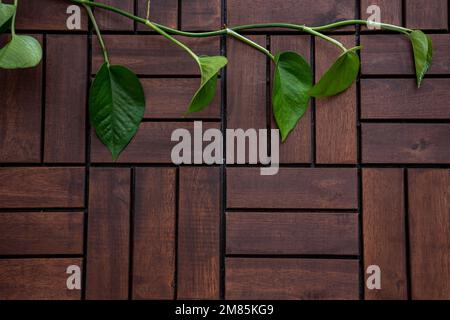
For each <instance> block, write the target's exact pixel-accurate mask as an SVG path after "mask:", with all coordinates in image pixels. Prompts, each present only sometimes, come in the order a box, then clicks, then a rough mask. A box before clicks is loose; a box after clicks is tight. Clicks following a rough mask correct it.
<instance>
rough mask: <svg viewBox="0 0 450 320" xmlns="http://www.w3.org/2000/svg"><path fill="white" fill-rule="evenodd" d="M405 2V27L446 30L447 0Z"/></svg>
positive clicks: (411, 0) (413, 0) (412, 0)
mask: <svg viewBox="0 0 450 320" xmlns="http://www.w3.org/2000/svg"><path fill="white" fill-rule="evenodd" d="M406 4H407V5H406V12H405V14H406V27H408V28H411V29H422V30H424V29H444V30H448V2H447V0H432V1H421V0H407V1H406Z"/></svg>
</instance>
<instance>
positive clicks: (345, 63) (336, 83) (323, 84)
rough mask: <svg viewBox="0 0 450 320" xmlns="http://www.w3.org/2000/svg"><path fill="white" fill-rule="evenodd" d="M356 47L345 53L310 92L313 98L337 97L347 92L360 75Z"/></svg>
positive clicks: (357, 48)
mask: <svg viewBox="0 0 450 320" xmlns="http://www.w3.org/2000/svg"><path fill="white" fill-rule="evenodd" d="M359 49H361V48H360V47H355V48H352V49H349V50H347V52H344V53H343V54H342V55H341V56H340V57H339V58H338V59H337V60H336V62H335V63H334V64H333V65H332V66H331V68H330V69H328V71H327V72H325V74H324V75H323V76H322V78H321V79H320V80H319V82H318V83H316V85H315V86H314V87H313V88H312V89H311V90H310V91H309V94H310V95H311V96H312V97H316V98H323V97H331V96H335V95H337V94H338V93H341V92H343V91H345V90H347V89H348V88H349V87H350V86H351V85H352V84H353V82H355V80H356V78H357V77H358V73H359V67H360V62H359V57H358V55H357V54H356V53H355V51H357V50H359Z"/></svg>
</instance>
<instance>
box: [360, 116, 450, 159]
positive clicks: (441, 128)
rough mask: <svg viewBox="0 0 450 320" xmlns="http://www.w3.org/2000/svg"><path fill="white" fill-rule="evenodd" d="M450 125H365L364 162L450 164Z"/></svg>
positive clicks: (363, 127)
mask: <svg viewBox="0 0 450 320" xmlns="http://www.w3.org/2000/svg"><path fill="white" fill-rule="evenodd" d="M449 136H450V125H448V124H363V126H362V143H363V146H362V156H363V162H364V163H449V162H450V140H449V139H448V137H449Z"/></svg>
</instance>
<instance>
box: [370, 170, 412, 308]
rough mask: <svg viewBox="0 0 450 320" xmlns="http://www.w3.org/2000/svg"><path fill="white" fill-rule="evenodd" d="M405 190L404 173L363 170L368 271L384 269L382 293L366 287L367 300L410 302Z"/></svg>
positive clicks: (398, 171)
mask: <svg viewBox="0 0 450 320" xmlns="http://www.w3.org/2000/svg"><path fill="white" fill-rule="evenodd" d="M403 188H404V186H403V171H402V170H401V169H364V170H363V202H362V203H363V236H364V265H365V266H364V269H365V270H367V268H368V267H369V266H372V265H377V266H379V267H380V268H381V290H369V289H368V288H367V286H365V298H366V299H367V300H388V299H394V300H402V299H407V290H408V289H407V281H406V277H407V276H406V242H405V239H406V237H405V207H404V196H403V191H404V189H403ZM367 277H368V275H366V279H367Z"/></svg>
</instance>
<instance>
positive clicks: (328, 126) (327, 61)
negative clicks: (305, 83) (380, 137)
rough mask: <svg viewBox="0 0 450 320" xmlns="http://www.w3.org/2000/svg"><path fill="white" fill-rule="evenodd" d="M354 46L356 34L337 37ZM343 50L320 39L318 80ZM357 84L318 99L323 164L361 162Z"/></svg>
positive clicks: (319, 160)
mask: <svg viewBox="0 0 450 320" xmlns="http://www.w3.org/2000/svg"><path fill="white" fill-rule="evenodd" d="M335 38H336V39H337V40H339V41H341V42H342V43H344V45H345V46H347V47H349V48H351V47H354V46H355V38H354V37H353V36H339V37H335ZM340 54H341V53H340V52H339V49H338V48H336V47H335V46H332V45H330V44H329V43H327V42H325V41H323V40H321V39H318V40H317V41H316V81H319V80H320V78H321V77H322V75H323V74H324V73H325V72H326V71H327V70H328V69H329V68H330V66H331V65H332V64H333V63H334V61H335V60H336V59H337V57H339V55H340ZM357 160H358V159H357V128H356V85H355V84H353V86H352V87H351V88H349V89H348V90H347V91H345V92H343V93H341V94H340V95H338V96H335V97H330V98H326V99H316V161H317V163H321V164H354V163H356V162H357Z"/></svg>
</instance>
